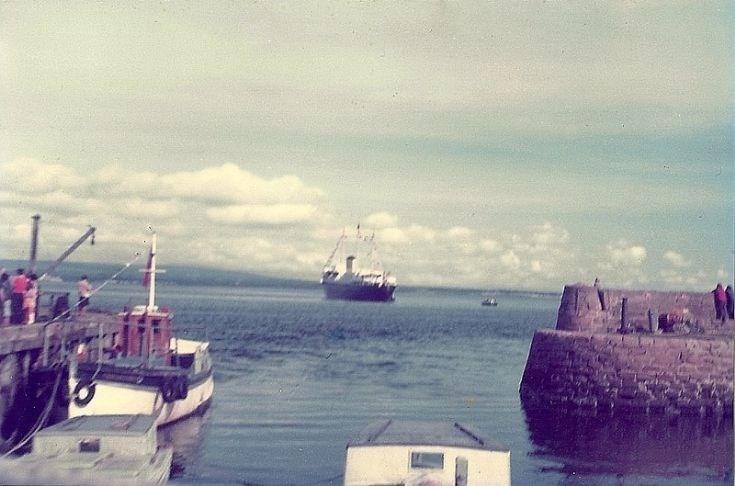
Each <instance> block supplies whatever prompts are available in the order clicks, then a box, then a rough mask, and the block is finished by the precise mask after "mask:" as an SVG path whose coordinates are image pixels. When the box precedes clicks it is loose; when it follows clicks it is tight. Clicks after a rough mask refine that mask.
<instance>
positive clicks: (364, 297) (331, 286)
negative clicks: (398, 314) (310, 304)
mask: <svg viewBox="0 0 735 486" xmlns="http://www.w3.org/2000/svg"><path fill="white" fill-rule="evenodd" d="M322 285H323V286H324V295H325V296H326V298H327V299H338V300H359V301H364V302H392V301H393V300H395V297H394V296H393V293H394V292H395V290H396V287H395V285H359V284H357V285H353V284H340V283H332V282H324V283H323V284H322Z"/></svg>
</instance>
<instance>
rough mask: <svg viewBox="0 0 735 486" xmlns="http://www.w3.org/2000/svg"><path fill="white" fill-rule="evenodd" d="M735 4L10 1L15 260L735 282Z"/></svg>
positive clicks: (460, 279)
mask: <svg viewBox="0 0 735 486" xmlns="http://www.w3.org/2000/svg"><path fill="white" fill-rule="evenodd" d="M733 9H734V7H733V4H732V2H727V1H722V2H717V1H712V2H707V1H705V2H689V1H684V2H677V1H665V2H664V1H655V0H654V1H645V2H629V1H610V2H542V1H531V2H493V3H490V2H430V1H421V2H418V1H417V2H381V1H378V2H360V3H352V2H350V3H347V2H320V1H316V2H245V1H242V2H237V1H233V2H114V3H113V2H63V3H62V2H52V1H43V2H21V1H17V2H16V1H7V2H1V3H0V225H1V226H0V256H1V257H2V258H6V259H26V258H28V253H29V241H30V231H31V230H30V226H31V216H32V215H33V214H36V213H38V214H40V215H41V227H40V228H41V229H40V240H39V258H40V259H49V260H51V259H55V258H56V257H58V256H59V255H60V254H61V253H62V252H63V251H64V250H65V249H66V248H67V247H68V246H69V245H71V244H72V243H73V242H74V241H75V240H76V239H77V238H78V237H79V236H81V235H82V234H83V233H84V231H86V229H87V227H88V226H89V225H93V226H95V227H97V236H96V243H97V244H96V245H95V246H89V245H84V246H82V247H80V248H79V249H78V250H77V251H76V252H75V253H74V254H73V255H72V256H71V257H70V260H73V261H91V262H95V261H101V262H127V261H129V260H131V258H133V255H135V253H136V252H141V251H145V246H146V245H147V242H148V241H149V239H150V229H151V228H152V229H153V230H155V231H156V233H157V234H158V245H159V248H158V249H159V251H158V255H159V262H160V264H161V265H162V266H165V264H166V263H168V264H191V265H197V266H206V267H211V268H214V269H219V268H222V269H228V270H244V271H251V272H257V273H261V274H265V275H276V276H284V277H289V278H299V279H307V280H308V279H312V280H314V281H318V279H319V277H320V273H321V270H322V267H323V265H324V264H325V261H326V259H327V257H328V256H329V254H330V253H331V251H332V250H333V248H334V245H335V243H336V241H337V239H338V238H339V236H340V235H341V234H342V232H343V231H346V232H347V233H351V232H353V231H354V229H355V227H356V226H357V224H360V226H361V229H362V231H363V232H365V233H367V232H370V234H373V233H374V234H375V241H376V242H377V244H378V251H379V252H380V256H381V259H382V261H383V264H384V265H385V267H386V270H389V271H390V272H391V273H392V274H393V275H395V276H396V278H397V280H398V284H399V285H401V284H404V285H425V286H442V287H469V288H479V289H492V288H505V289H533V290H550V291H557V290H559V291H560V290H561V289H562V288H563V286H564V285H565V284H569V283H575V282H587V283H591V282H592V281H593V280H594V279H595V278H599V279H600V281H601V283H602V284H603V285H605V286H608V287H618V288H636V289H637V288H651V289H682V290H702V291H706V290H710V289H711V288H713V287H714V284H715V283H717V282H718V281H721V282H723V283H729V282H732V281H733V275H734V273H735V271H734V268H733V266H734V263H733V261H734V259H735V242H734V241H733V239H734V238H735V236H734V234H735V227H734V226H735V223H734V217H735V216H734V215H735V203H734V197H733V193H734V191H733V189H735V174H734V167H733V165H734V160H735V148H734V146H735V144H734V130H733V128H734V125H733V99H734V98H733V90H734V83H733V72H734V70H733V68H734V66H733V64H734V63H733V59H734V58H733V52H734V49H733V36H732V32H733V29H734V26H733V19H734V18H735V17H734V14H733Z"/></svg>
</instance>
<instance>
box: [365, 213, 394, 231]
mask: <svg viewBox="0 0 735 486" xmlns="http://www.w3.org/2000/svg"><path fill="white" fill-rule="evenodd" d="M396 224H398V217H397V216H395V215H393V214H390V213H386V212H380V213H373V214H371V215H370V216H368V217H367V218H365V220H364V222H363V227H364V228H365V229H376V230H379V229H381V228H388V227H390V226H395V225H396Z"/></svg>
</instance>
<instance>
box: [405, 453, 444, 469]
mask: <svg viewBox="0 0 735 486" xmlns="http://www.w3.org/2000/svg"><path fill="white" fill-rule="evenodd" d="M411 467H412V468H418V469H444V454H443V453H441V452H412V453H411Z"/></svg>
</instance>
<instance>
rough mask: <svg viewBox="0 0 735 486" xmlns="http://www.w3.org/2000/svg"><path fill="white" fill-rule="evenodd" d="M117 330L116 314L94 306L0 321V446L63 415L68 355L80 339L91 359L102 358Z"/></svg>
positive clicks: (66, 395) (111, 343)
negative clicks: (5, 322)
mask: <svg viewBox="0 0 735 486" xmlns="http://www.w3.org/2000/svg"><path fill="white" fill-rule="evenodd" d="M116 332H117V318H116V316H115V315H112V314H107V313H101V312H93V311H90V312H87V313H84V314H74V315H73V316H71V317H69V318H63V316H62V318H58V317H57V318H56V319H48V318H46V320H45V321H43V320H42V321H41V322H38V323H34V324H23V325H5V326H2V327H0V451H2V450H3V449H7V448H8V447H10V446H12V445H13V444H14V443H15V442H17V440H18V439H19V438H20V437H22V436H23V435H24V434H25V433H26V432H28V431H29V430H31V429H33V428H34V427H35V426H36V425H37V424H38V423H39V421H40V420H44V421H45V422H46V423H47V424H48V423H52V422H56V421H59V420H63V419H65V418H66V414H67V413H68V404H69V397H70V393H69V386H68V364H69V357H70V356H71V355H72V353H77V351H78V349H79V345H80V344H84V349H85V352H86V353H87V354H88V356H89V358H90V359H93V360H97V359H105V357H107V356H108V355H109V353H110V352H111V350H112V348H113V346H114V342H115V335H116ZM52 402H53V403H52Z"/></svg>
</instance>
